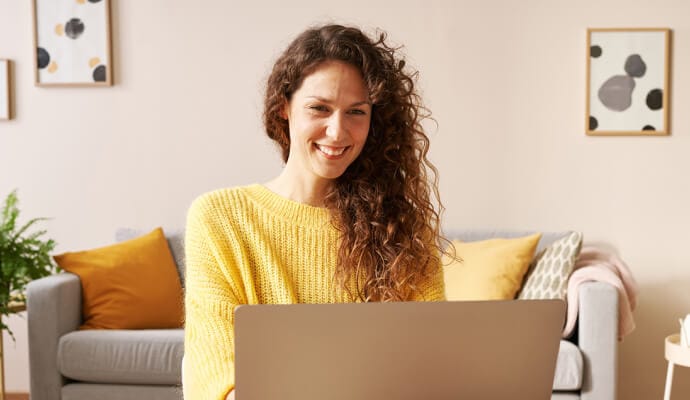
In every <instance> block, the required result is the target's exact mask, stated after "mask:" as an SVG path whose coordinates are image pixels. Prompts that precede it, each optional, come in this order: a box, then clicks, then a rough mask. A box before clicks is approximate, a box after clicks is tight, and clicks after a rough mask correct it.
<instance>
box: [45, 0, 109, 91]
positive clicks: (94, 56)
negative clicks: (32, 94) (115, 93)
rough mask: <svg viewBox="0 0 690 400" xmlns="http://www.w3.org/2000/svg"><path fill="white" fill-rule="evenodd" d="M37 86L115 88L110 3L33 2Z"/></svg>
mask: <svg viewBox="0 0 690 400" xmlns="http://www.w3.org/2000/svg"><path fill="white" fill-rule="evenodd" d="M33 16H34V48H35V54H36V62H35V65H36V85H37V86H111V85H112V83H113V79H112V57H111V41H110V0H33Z"/></svg>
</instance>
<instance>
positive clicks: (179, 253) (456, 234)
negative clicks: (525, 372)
mask: <svg viewBox="0 0 690 400" xmlns="http://www.w3.org/2000/svg"><path fill="white" fill-rule="evenodd" d="M148 232H149V231H147V230H143V229H132V228H119V229H118V230H117V231H115V241H117V242H122V241H125V240H129V239H134V238H136V237H138V236H141V235H144V234H146V233H148ZM533 233H535V231H502V230H456V231H449V232H447V233H445V235H446V238H448V240H461V241H463V242H473V241H477V240H485V239H492V238H499V237H500V238H514V237H522V236H528V235H531V234H533ZM568 233H569V232H542V236H541V239H540V240H539V244H538V245H537V250H536V251H535V252H534V253H535V254H539V253H540V252H541V251H542V250H543V249H545V248H547V247H548V246H549V245H551V243H553V242H555V241H556V240H558V239H560V238H562V237H563V236H565V235H567V234H568ZM165 237H166V238H167V239H168V246H170V251H171V253H172V255H173V258H174V259H175V264H176V265H177V272H178V274H179V276H180V282H181V283H182V287H184V266H185V259H184V231H183V230H171V231H165Z"/></svg>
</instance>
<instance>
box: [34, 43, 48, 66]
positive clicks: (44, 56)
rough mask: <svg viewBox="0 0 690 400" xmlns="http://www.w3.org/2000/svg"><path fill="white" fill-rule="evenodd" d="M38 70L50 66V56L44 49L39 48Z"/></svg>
mask: <svg viewBox="0 0 690 400" xmlns="http://www.w3.org/2000/svg"><path fill="white" fill-rule="evenodd" d="M37 60H38V69H43V68H45V67H47V66H48V65H49V64H50V54H49V53H48V51H46V49H44V48H43V47H39V48H38V57H37Z"/></svg>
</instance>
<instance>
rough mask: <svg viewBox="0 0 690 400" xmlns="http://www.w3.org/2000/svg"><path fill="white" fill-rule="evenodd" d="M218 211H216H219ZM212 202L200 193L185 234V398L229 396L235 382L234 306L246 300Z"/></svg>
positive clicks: (190, 211) (189, 216)
mask: <svg viewBox="0 0 690 400" xmlns="http://www.w3.org/2000/svg"><path fill="white" fill-rule="evenodd" d="M216 214H217V212H216ZM217 219H218V218H217V216H215V215H214V209H213V207H212V202H211V201H208V200H206V201H205V200H204V199H203V198H200V199H197V200H196V201H195V202H194V203H193V204H192V206H191V207H190V209H189V213H188V216H187V225H186V234H185V255H186V262H185V265H186V268H185V357H184V366H183V368H184V373H183V376H184V377H183V382H182V385H183V392H184V398H185V399H214V400H216V399H225V396H226V395H227V393H228V392H229V391H230V390H231V389H233V388H234V384H235V370H234V359H235V357H234V350H233V349H234V345H233V338H234V335H233V324H234V310H235V308H236V306H237V304H240V303H241V302H242V297H243V296H241V295H238V293H239V292H240V291H239V290H238V289H237V285H235V284H233V282H232V277H233V276H237V275H235V274H236V272H237V269H236V266H235V265H232V260H231V258H230V257H226V256H223V254H224V252H223V251H220V250H222V249H220V246H221V245H222V243H223V242H225V243H227V241H228V240H229V239H228V238H222V236H223V233H222V231H221V230H220V229H218V228H217V227H215V226H214V225H215V224H216V223H217V221H216V220H217Z"/></svg>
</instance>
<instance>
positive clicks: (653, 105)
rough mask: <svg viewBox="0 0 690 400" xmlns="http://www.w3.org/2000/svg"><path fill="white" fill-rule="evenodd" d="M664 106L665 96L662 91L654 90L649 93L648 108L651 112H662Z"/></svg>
mask: <svg viewBox="0 0 690 400" xmlns="http://www.w3.org/2000/svg"><path fill="white" fill-rule="evenodd" d="M663 106H664V96H663V93H662V91H661V89H653V90H650V91H649V93H647V107H649V109H650V110H660V109H661V108H662V107H663Z"/></svg>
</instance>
